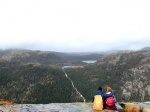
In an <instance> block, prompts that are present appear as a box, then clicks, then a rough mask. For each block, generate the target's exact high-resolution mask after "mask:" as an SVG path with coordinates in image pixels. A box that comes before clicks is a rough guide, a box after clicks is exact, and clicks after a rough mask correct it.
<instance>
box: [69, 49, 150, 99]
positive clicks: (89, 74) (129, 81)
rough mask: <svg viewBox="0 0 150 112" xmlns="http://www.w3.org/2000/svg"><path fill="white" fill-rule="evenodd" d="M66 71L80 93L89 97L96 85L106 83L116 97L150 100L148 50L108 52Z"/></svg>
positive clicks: (149, 55)
mask: <svg viewBox="0 0 150 112" xmlns="http://www.w3.org/2000/svg"><path fill="white" fill-rule="evenodd" d="M67 73H68V75H69V77H71V79H72V80H73V81H74V83H75V84H76V86H77V87H78V88H79V91H81V93H83V96H85V98H87V100H90V101H91V99H90V98H92V97H91V96H92V95H93V93H94V91H96V90H97V88H98V86H102V87H105V86H106V85H108V86H110V87H112V89H113V90H114V93H115V96H116V97H117V100H118V101H122V100H124V101H149V100H150V80H149V79H150V52H145V51H137V52H133V51H125V52H119V53H114V54H109V55H106V56H104V57H102V58H101V59H99V60H98V62H97V63H95V64H91V65H87V66H85V67H84V68H80V69H75V70H73V69H68V71H67ZM79 79H82V81H81V80H79ZM84 81H85V82H84ZM82 88H84V91H83V89H82Z"/></svg>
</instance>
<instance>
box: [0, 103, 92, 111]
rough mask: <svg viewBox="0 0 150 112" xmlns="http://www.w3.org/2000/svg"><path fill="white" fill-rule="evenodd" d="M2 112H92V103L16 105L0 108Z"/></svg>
mask: <svg viewBox="0 0 150 112" xmlns="http://www.w3.org/2000/svg"><path fill="white" fill-rule="evenodd" d="M0 112H92V104H91V103H51V104H44V105H43V104H16V105H9V106H0Z"/></svg>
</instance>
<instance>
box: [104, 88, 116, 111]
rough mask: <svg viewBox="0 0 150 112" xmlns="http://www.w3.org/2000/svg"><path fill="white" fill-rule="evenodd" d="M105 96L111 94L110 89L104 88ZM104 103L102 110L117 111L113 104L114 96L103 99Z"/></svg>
mask: <svg viewBox="0 0 150 112" xmlns="http://www.w3.org/2000/svg"><path fill="white" fill-rule="evenodd" d="M106 94H107V95H109V94H111V95H112V94H113V93H112V89H111V88H110V87H106ZM104 100H105V102H104V108H105V109H106V110H117V107H116V105H115V102H116V98H115V96H114V95H112V96H111V97H108V98H105V99H104Z"/></svg>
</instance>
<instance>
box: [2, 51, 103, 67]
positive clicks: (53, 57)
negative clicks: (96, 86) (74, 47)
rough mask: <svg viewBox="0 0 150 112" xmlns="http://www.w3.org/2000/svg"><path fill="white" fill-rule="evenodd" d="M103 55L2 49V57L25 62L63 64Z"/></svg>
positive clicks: (96, 58) (93, 58)
mask: <svg viewBox="0 0 150 112" xmlns="http://www.w3.org/2000/svg"><path fill="white" fill-rule="evenodd" d="M102 56H103V54H98V53H61V52H52V51H34V50H26V49H9V50H0V59H2V60H7V61H17V62H25V63H26V62H30V63H43V64H58V63H61V64H62V63H70V62H75V61H83V60H98V59H99V58H100V57H102Z"/></svg>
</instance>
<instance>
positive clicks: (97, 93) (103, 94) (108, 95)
mask: <svg viewBox="0 0 150 112" xmlns="http://www.w3.org/2000/svg"><path fill="white" fill-rule="evenodd" d="M95 95H101V96H102V98H103V102H104V101H105V99H106V98H107V97H110V96H113V94H112V93H110V94H105V93H103V92H102V91H100V90H97V91H96V92H95V94H94V96H95ZM94 96H93V101H94Z"/></svg>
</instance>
